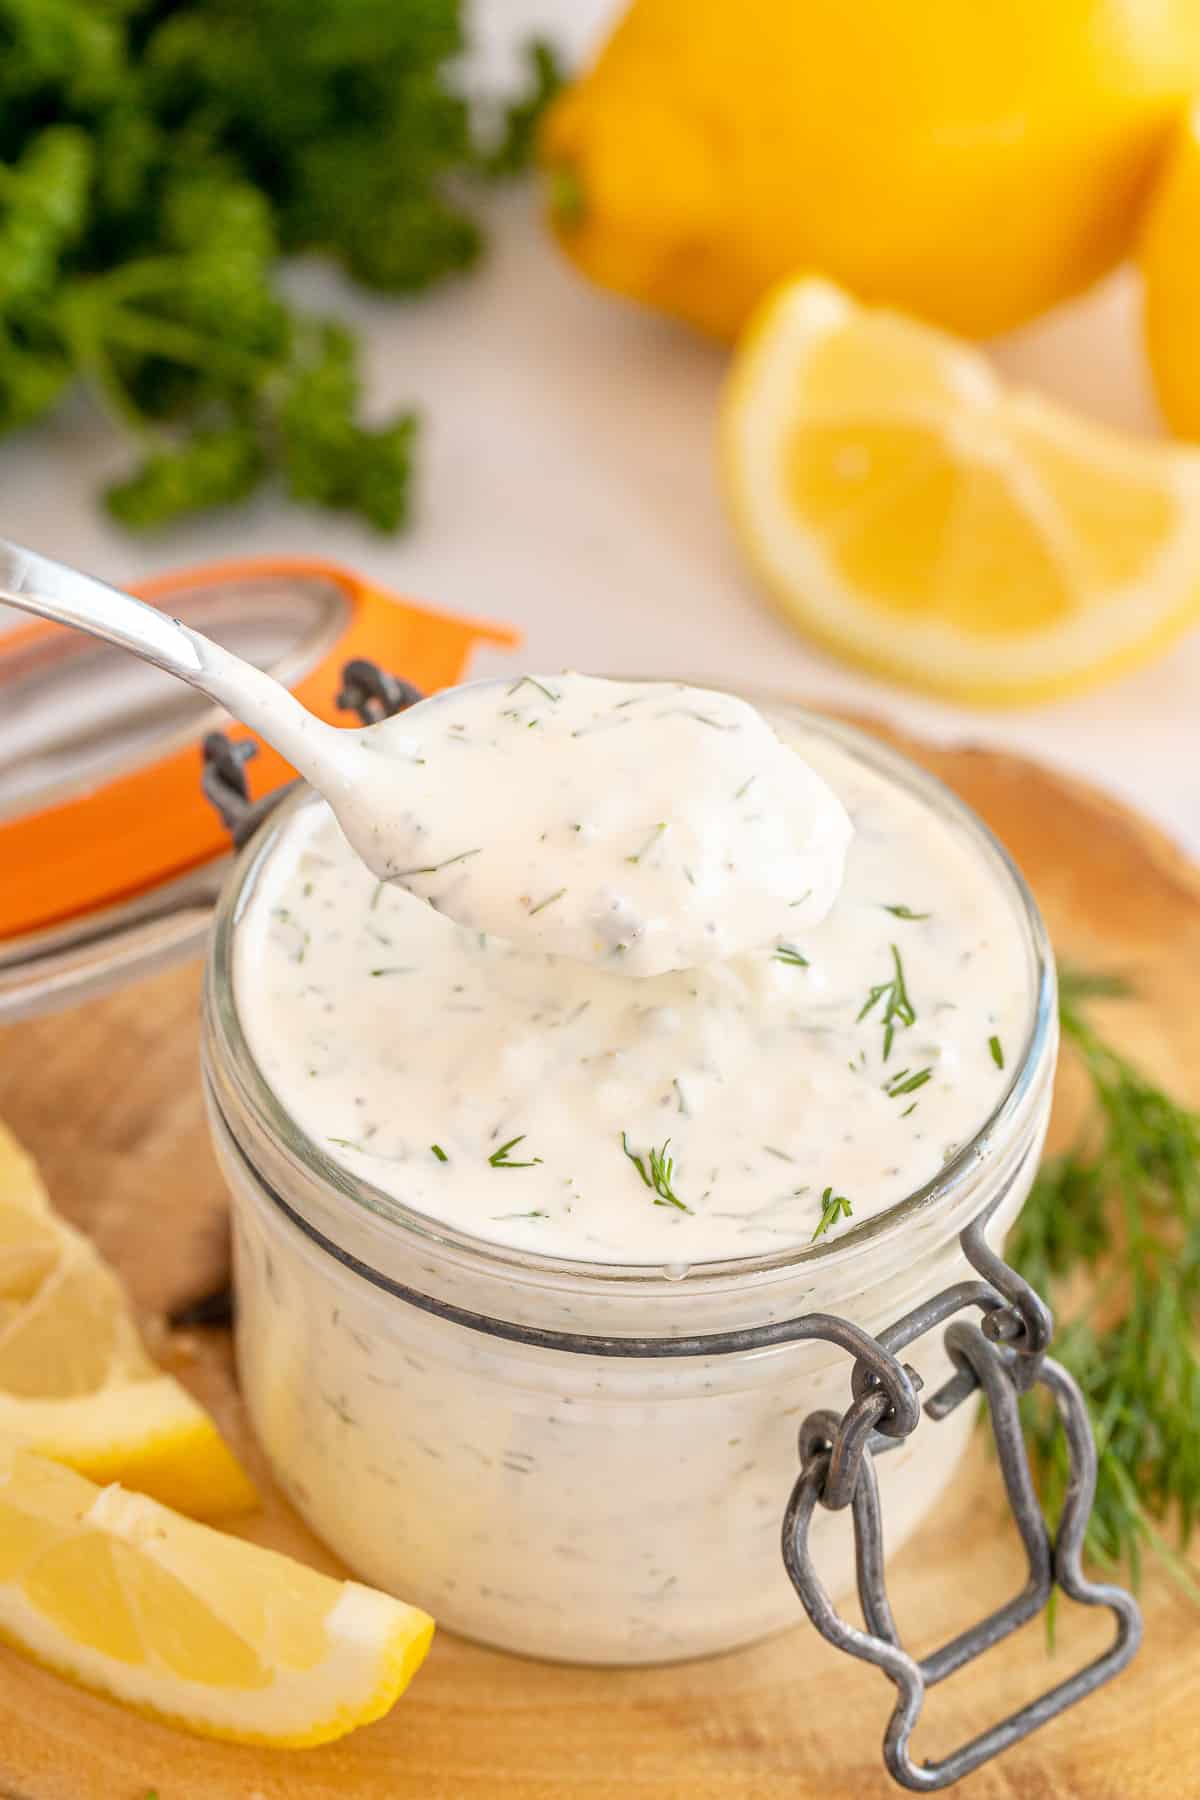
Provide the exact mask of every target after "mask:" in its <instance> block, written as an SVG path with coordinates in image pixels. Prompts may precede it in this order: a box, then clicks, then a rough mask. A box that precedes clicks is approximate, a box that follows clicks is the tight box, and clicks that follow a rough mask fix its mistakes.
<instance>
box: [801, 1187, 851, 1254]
mask: <svg viewBox="0 0 1200 1800" xmlns="http://www.w3.org/2000/svg"><path fill="white" fill-rule="evenodd" d="M853 1214H854V1208H853V1207H852V1206H851V1204H850V1202H849V1201H848V1200H847V1198H846V1196H845V1194H835V1193H834V1191H833V1189H832V1188H831V1187H827V1188H826V1189H825V1192H824V1193H823V1194H822V1195H821V1221H820V1224H819V1225H818V1226H817V1229H816V1230H815V1231H814V1232H813V1234H812V1236H811V1238H809V1240H808V1241H809V1243H810V1244H815V1243H816V1241H817V1239H818V1238H819V1237H824V1235H825V1233H826V1232H827V1231H828V1230H829V1227H830V1226H831V1225H836V1224H837V1222H838V1220H839V1219H849V1218H852V1217H853Z"/></svg>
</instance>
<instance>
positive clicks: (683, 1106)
mask: <svg viewBox="0 0 1200 1800" xmlns="http://www.w3.org/2000/svg"><path fill="white" fill-rule="evenodd" d="M671 1086H672V1087H673V1088H674V1089H675V1095H676V1098H677V1100H678V1102H679V1110H680V1112H681V1113H682V1114H683V1116H684V1118H685V1119H690V1118H691V1116H692V1115H691V1113H690V1112H689V1111H688V1104H687V1101H686V1100H685V1099H684V1097H683V1089H682V1088H681V1087H680V1085H679V1077H678V1075H676V1076H675V1078H674V1079H673V1081H672V1082H671Z"/></svg>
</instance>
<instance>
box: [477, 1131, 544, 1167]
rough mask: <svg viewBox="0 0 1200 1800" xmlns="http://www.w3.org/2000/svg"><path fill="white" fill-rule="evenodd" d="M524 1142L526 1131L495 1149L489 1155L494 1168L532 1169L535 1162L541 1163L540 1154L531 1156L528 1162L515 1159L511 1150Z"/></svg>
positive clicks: (489, 1160)
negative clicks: (511, 1154) (510, 1153)
mask: <svg viewBox="0 0 1200 1800" xmlns="http://www.w3.org/2000/svg"><path fill="white" fill-rule="evenodd" d="M524 1142H525V1133H524V1132H521V1134H520V1136H519V1137H515V1138H509V1140H508V1142H507V1144H501V1146H500V1148H499V1149H498V1150H493V1151H492V1154H491V1155H490V1156H489V1157H488V1162H489V1163H490V1164H491V1166H492V1168H493V1169H532V1167H533V1165H534V1164H535V1163H540V1162H541V1160H542V1159H541V1157H540V1156H531V1157H530V1158H529V1159H528V1161H527V1162H519V1161H515V1160H514V1159H513V1158H512V1157H511V1156H510V1155H509V1154H508V1153H509V1151H510V1150H515V1149H516V1147H517V1145H518V1144H523V1143H524Z"/></svg>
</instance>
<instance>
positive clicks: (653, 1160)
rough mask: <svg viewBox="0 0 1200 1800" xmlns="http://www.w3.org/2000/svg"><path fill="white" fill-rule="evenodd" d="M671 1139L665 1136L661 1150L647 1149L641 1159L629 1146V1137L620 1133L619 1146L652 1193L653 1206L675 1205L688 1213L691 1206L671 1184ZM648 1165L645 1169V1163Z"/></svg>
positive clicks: (673, 1162)
mask: <svg viewBox="0 0 1200 1800" xmlns="http://www.w3.org/2000/svg"><path fill="white" fill-rule="evenodd" d="M670 1144H671V1140H670V1138H667V1140H666V1142H665V1143H664V1144H663V1146H662V1148H661V1150H654V1149H651V1150H647V1152H646V1155H645V1158H644V1159H643V1158H642V1157H641V1156H640V1155H639V1154H638V1152H637V1151H636V1150H631V1149H630V1148H629V1138H628V1136H627V1134H626V1133H625V1132H622V1133H621V1148H622V1150H623V1151H624V1152H625V1154H626V1156H627V1157H628V1158H629V1160H630V1162H631V1163H632V1164H633V1166H634V1168H635V1169H636V1170H637V1172H638V1174H639V1175H640V1176H641V1178H642V1180H643V1182H644V1183H645V1185H646V1186H647V1187H648V1188H649V1189H650V1190H651V1192H652V1193H653V1195H654V1204H655V1206H676V1207H678V1208H679V1211H680V1212H685V1213H690V1212H691V1210H692V1209H691V1207H690V1206H685V1205H684V1203H683V1201H682V1200H681V1199H680V1198H679V1195H678V1194H677V1193H676V1192H675V1191H674V1189H673V1188H672V1186H671V1182H672V1179H673V1177H674V1174H675V1158H674V1157H673V1156H668V1155H667V1151H668V1149H669V1148H670ZM647 1163H649V1165H650V1167H649V1169H647V1167H646V1164H647Z"/></svg>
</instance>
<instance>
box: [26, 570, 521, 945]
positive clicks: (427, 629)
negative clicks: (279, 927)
mask: <svg viewBox="0 0 1200 1800" xmlns="http://www.w3.org/2000/svg"><path fill="white" fill-rule="evenodd" d="M289 575H294V576H301V577H308V578H310V579H311V578H318V579H323V580H325V581H328V582H330V583H331V584H332V585H333V586H335V587H336V588H337V589H338V590H339V592H340V594H341V596H342V598H343V600H344V602H345V604H346V625H345V629H344V631H343V633H342V635H341V636H340V637H339V639H338V640H337V642H336V643H335V644H334V645H333V646H332V648H331V649H330V650H329V651H328V652H327V653H326V655H325V656H323V657H322V658H321V659H320V660H319V661H318V662H317V664H316V665H315V666H314V667H313V668H312V669H310V670H309V672H308V673H307V674H306V675H305V676H303V677H302V678H301V679H300V680H299V681H296V682H294V683H293V684H292V692H293V693H294V694H295V695H296V696H297V698H298V699H300V700H302V701H303V702H304V704H305V705H306V706H308V707H309V708H311V710H312V711H313V712H314V713H316V714H317V716H318V717H319V718H322V719H325V720H327V721H329V722H330V723H333V724H339V723H340V724H345V723H347V720H346V717H345V715H344V714H341V713H339V712H338V711H337V709H336V707H335V705H334V696H335V694H336V692H337V689H338V685H339V682H338V676H339V673H340V670H341V667H342V665H343V663H345V662H347V661H349V660H350V659H351V658H352V657H366V658H369V659H370V660H371V661H373V662H377V663H378V664H379V665H380V667H381V668H383V669H385V670H387V671H388V672H390V673H392V674H396V675H399V676H402V677H403V678H404V679H405V680H406V681H411V682H413V683H414V684H415V685H416V686H417V687H419V688H423V689H426V690H427V691H432V690H434V689H436V688H441V687H449V686H451V685H452V684H453V683H454V682H456V681H458V680H459V679H460V678H461V676H462V674H463V671H464V669H465V667H466V664H467V660H468V658H469V656H470V653H471V651H472V649H473V648H474V646H475V645H476V644H478V643H493V644H505V645H512V644H515V643H516V642H517V637H516V634H515V633H514V632H512V631H510V630H508V629H507V628H506V627H504V626H499V625H490V624H486V623H483V622H481V621H479V620H474V619H458V618H451V617H448V616H447V615H446V614H445V613H436V612H432V611H430V610H429V609H428V608H426V607H424V606H420V605H418V604H416V603H415V602H413V601H411V600H404V599H400V598H398V597H395V596H391V595H388V594H386V593H385V592H384V591H383V590H382V589H380V588H377V587H375V586H374V585H373V584H371V583H369V582H368V581H366V580H364V579H363V577H361V576H359V575H355V574H353V573H352V572H351V571H350V570H348V569H343V568H340V567H338V566H337V565H336V564H333V563H326V562H320V561H316V560H314V559H312V558H310V557H262V558H252V559H249V560H243V561H236V562H222V563H210V564H205V565H203V566H201V567H199V568H195V569H185V570H180V571H175V572H172V573H171V574H168V575H161V576H157V577H155V578H154V579H153V580H150V581H145V582H142V583H140V584H139V585H138V586H137V587H134V588H132V589H131V590H130V591H131V592H133V593H135V594H137V595H138V596H139V597H140V598H141V599H143V600H147V601H149V602H150V603H151V604H152V605H165V604H167V603H169V602H170V600H171V599H172V597H173V596H174V595H176V594H178V593H180V592H182V591H184V590H188V589H196V588H200V587H215V586H218V585H219V584H221V583H222V582H241V581H247V580H255V579H257V578H262V577H272V576H274V577H284V576H289ZM61 629H62V628H61V627H59V626H56V625H41V624H35V625H32V626H27V627H25V628H23V629H22V630H20V631H17V632H13V633H10V634H7V635H6V636H5V637H3V638H0V658H2V657H4V656H5V655H6V654H7V653H8V652H10V651H11V650H14V649H17V648H21V649H24V648H26V647H27V646H28V645H29V644H30V643H31V642H34V641H36V640H39V639H44V638H46V637H50V636H53V635H57V634H58V633H59V632H60V630H61ZM231 735H232V736H234V737H238V738H249V737H254V735H255V734H254V733H253V732H250V731H247V730H246V729H245V728H244V727H242V726H237V727H235V728H234V729H233V731H232V732H231ZM255 741H256V742H257V743H258V745H259V750H258V755H257V757H256V758H255V760H254V763H253V765H252V768H251V782H252V786H253V789H254V792H255V794H256V795H261V794H265V793H269V792H270V791H271V790H272V789H274V788H277V787H279V786H281V785H282V784H283V783H284V782H286V781H290V780H291V779H292V776H293V774H294V771H293V770H292V769H291V768H290V767H289V766H288V764H287V763H286V762H285V761H284V759H283V758H282V757H281V756H280V755H279V754H278V752H277V751H275V750H272V749H271V748H270V746H269V745H266V744H263V743H262V742H261V740H259V739H257V738H255ZM200 769H201V763H200V748H199V745H198V744H190V745H188V746H187V747H185V748H181V749H179V750H177V751H175V752H172V753H168V754H167V755H164V756H163V757H161V758H160V759H159V760H158V761H156V762H152V763H147V764H145V765H143V766H142V767H140V768H137V769H134V770H132V771H130V772H129V773H127V774H124V775H119V776H117V777H116V778H115V779H113V780H110V781H108V782H106V783H104V784H103V785H102V786H100V787H98V788H96V789H94V790H93V791H91V792H86V793H82V794H77V795H73V796H72V797H70V798H69V799H65V800H63V801H62V802H61V803H59V804H56V805H52V806H49V807H46V808H45V809H43V810H41V811H38V812H32V813H27V814H23V815H21V816H20V817H18V818H16V819H13V820H11V821H10V822H9V823H8V824H6V825H0V939H4V938H12V937H17V936H24V935H25V934H26V933H28V932H33V931H39V930H44V929H46V928H48V927H50V926H52V925H55V924H60V923H62V922H63V921H65V920H67V919H72V918H77V917H79V916H80V915H82V914H86V913H88V912H91V911H93V910H95V909H97V908H100V907H104V906H108V905H112V904H115V903H116V902H118V901H120V900H123V899H129V898H132V897H133V896H134V895H136V894H141V893H145V892H147V891H148V890H150V889H152V888H155V887H157V886H159V885H160V883H162V882H165V881H169V880H171V879H172V878H173V877H176V876H178V875H182V874H184V873H186V872H187V871H188V870H189V869H193V868H197V867H199V866H200V865H201V864H203V863H206V862H208V861H210V860H211V859H212V858H213V857H214V856H218V855H220V854H221V853H222V852H223V851H225V850H227V849H228V847H229V839H228V835H227V833H226V832H225V830H224V827H223V826H222V825H221V823H220V821H219V820H218V818H217V816H216V814H215V813H214V812H213V810H212V808H211V806H209V804H208V802H207V801H206V800H205V799H204V797H203V795H202V793H201V790H200Z"/></svg>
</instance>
